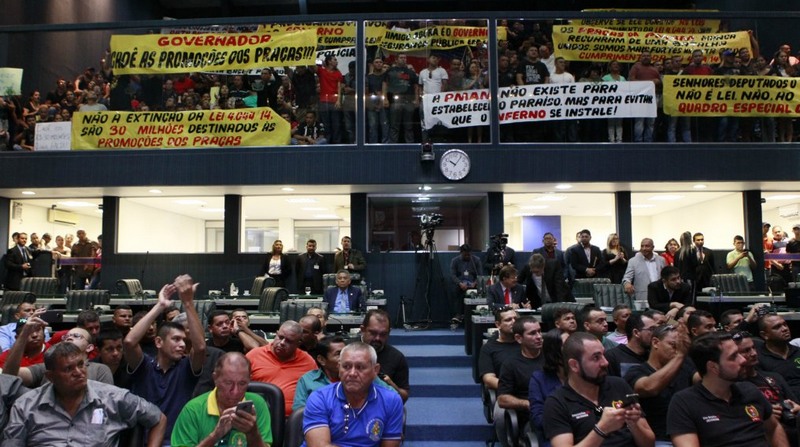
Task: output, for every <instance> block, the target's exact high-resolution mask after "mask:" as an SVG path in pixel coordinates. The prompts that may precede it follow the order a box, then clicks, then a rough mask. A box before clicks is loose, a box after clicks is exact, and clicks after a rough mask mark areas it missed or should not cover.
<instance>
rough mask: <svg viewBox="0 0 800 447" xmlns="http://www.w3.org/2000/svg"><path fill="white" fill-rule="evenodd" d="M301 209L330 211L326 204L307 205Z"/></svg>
mask: <svg viewBox="0 0 800 447" xmlns="http://www.w3.org/2000/svg"><path fill="white" fill-rule="evenodd" d="M300 209H301V210H303V211H328V208H325V207H324V206H307V207H304V208H300Z"/></svg>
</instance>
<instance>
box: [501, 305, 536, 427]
mask: <svg viewBox="0 0 800 447" xmlns="http://www.w3.org/2000/svg"><path fill="white" fill-rule="evenodd" d="M514 340H516V342H517V343H518V344H519V345H520V350H519V352H517V354H516V355H514V356H513V357H511V358H509V359H508V360H506V361H505V362H503V366H501V367H500V382H499V384H498V386H497V403H498V404H499V405H500V408H508V409H510V410H517V412H518V420H520V421H527V420H528V419H530V402H529V401H528V385H529V384H530V381H531V376H532V375H533V372H534V371H540V370H541V369H542V365H543V364H544V356H543V355H542V341H543V339H542V326H541V325H540V324H539V322H538V321H536V320H535V319H534V318H533V317H531V316H525V317H521V318H518V319H517V320H516V321H515V322H514ZM523 423H524V422H523ZM520 425H522V424H520Z"/></svg>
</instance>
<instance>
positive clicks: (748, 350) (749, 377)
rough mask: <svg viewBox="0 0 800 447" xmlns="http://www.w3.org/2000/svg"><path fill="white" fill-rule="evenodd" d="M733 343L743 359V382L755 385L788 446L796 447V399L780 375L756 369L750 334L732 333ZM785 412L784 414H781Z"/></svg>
mask: <svg viewBox="0 0 800 447" xmlns="http://www.w3.org/2000/svg"><path fill="white" fill-rule="evenodd" d="M733 341H735V342H736V345H737V346H738V347H739V354H740V355H741V356H742V357H744V360H745V362H744V366H742V372H743V378H744V380H746V381H748V382H750V383H752V384H753V385H755V386H756V387H757V388H758V390H759V391H761V394H763V395H764V397H766V398H767V400H768V401H769V403H770V405H772V417H774V418H775V419H777V420H778V421H780V422H781V425H782V426H783V430H784V431H785V432H786V437H787V438H788V439H789V444H791V445H792V446H793V447H796V446H797V444H798V438H797V413H798V412H800V405H797V397H796V396H795V395H794V393H793V392H792V390H791V388H789V384H788V383H786V380H785V379H784V378H783V377H781V375H780V374H777V373H774V372H770V371H761V370H759V369H758V368H757V367H758V352H757V351H756V347H755V343H753V339H752V338H750V333H749V332H745V331H736V332H733ZM784 407H785V409H784ZM784 412H786V414H783V413H784Z"/></svg>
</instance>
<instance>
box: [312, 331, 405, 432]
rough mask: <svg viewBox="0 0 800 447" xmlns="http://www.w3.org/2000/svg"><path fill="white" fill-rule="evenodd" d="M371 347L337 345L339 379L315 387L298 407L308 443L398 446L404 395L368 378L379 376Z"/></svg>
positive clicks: (375, 355)
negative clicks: (316, 388) (377, 384)
mask: <svg viewBox="0 0 800 447" xmlns="http://www.w3.org/2000/svg"><path fill="white" fill-rule="evenodd" d="M379 369H380V366H379V365H378V355H377V353H376V352H375V349H374V348H373V347H372V346H370V345H367V344H365V343H362V342H355V343H353V344H350V345H348V346H347V347H345V348H344V349H343V350H342V355H341V359H340V362H339V378H340V379H341V381H340V382H338V383H333V384H331V385H328V386H326V387H323V388H320V389H319V390H317V391H316V392H314V393H313V394H311V396H310V397H309V399H308V402H307V405H306V408H305V412H304V413H303V416H304V418H303V433H304V435H305V439H306V441H305V442H304V443H303V445H302V447H306V446H307V445H329V444H334V445H347V446H351V447H377V446H381V447H397V446H399V445H400V441H401V438H402V433H403V401H402V400H401V399H400V396H399V395H398V394H397V393H395V392H392V391H389V390H387V389H385V388H382V387H379V386H376V385H375V384H374V383H373V382H374V381H375V378H376V377H377V376H378V370H379Z"/></svg>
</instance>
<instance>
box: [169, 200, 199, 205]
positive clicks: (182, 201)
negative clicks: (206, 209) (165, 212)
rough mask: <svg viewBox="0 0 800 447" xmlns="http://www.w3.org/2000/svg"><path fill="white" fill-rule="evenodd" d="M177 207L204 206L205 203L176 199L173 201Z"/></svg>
mask: <svg viewBox="0 0 800 447" xmlns="http://www.w3.org/2000/svg"><path fill="white" fill-rule="evenodd" d="M175 203H177V204H178V205H205V204H206V202H203V201H202V200H197V199H178V200H175Z"/></svg>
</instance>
